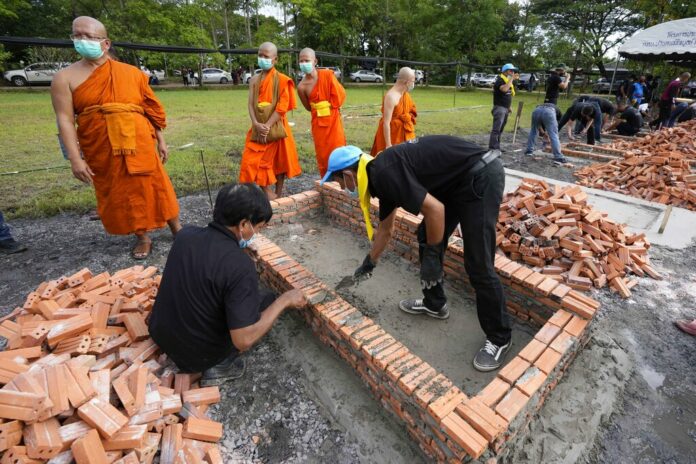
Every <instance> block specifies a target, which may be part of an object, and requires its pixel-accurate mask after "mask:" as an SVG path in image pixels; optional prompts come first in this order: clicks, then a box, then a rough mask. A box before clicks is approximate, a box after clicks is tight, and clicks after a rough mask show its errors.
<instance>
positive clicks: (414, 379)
mask: <svg viewBox="0 0 696 464" xmlns="http://www.w3.org/2000/svg"><path fill="white" fill-rule="evenodd" d="M436 374H437V372H436V371H435V369H433V368H432V367H430V364H428V363H426V362H423V363H422V364H420V365H418V367H416V368H415V369H414V370H413V371H411V372H409V373H408V374H404V375H403V376H402V377H401V378H399V380H398V383H397V384H398V386H399V388H400V389H401V390H402V391H403V392H404V393H406V394H407V395H410V394H411V393H413V392H414V391H415V390H416V388H418V387H419V386H420V385H421V384H423V382H425V381H426V380H429V379H430V378H432V377H434V376H435V375H436Z"/></svg>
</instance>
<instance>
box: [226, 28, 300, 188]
mask: <svg viewBox="0 0 696 464" xmlns="http://www.w3.org/2000/svg"><path fill="white" fill-rule="evenodd" d="M277 61H278V49H277V48H276V46H275V45H273V44H272V43H271V42H264V43H262V44H261V46H260V47H259V52H258V58H257V62H258V65H259V68H261V73H259V74H257V75H256V76H254V77H252V78H251V82H250V83H249V117H250V118H251V129H249V132H248V133H247V136H246V143H245V145H244V152H243V153H242V165H241V166H240V168H239V182H254V183H256V184H257V185H258V186H260V187H261V188H263V189H264V191H265V192H266V195H267V196H268V199H269V200H273V199H275V198H277V197H280V196H282V195H283V182H284V181H285V179H286V178H291V177H295V176H297V175H299V174H300V173H301V172H302V170H301V169H300V163H299V161H298V159H297V149H296V148H295V139H294V138H293V136H292V131H291V130H290V125H289V124H288V119H287V117H286V114H287V112H288V111H290V110H293V109H295V108H296V103H295V91H294V90H295V89H294V86H295V84H294V83H293V82H292V79H290V78H289V77H288V76H286V75H285V74H282V73H280V72H278V71H277V70H276V68H275V64H276V62H277ZM276 84H277V85H276ZM269 112H270V117H268V119H267V120H260V118H262V117H263V113H266V114H268V113H269ZM276 123H279V124H278V126H276V127H275V128H274V126H275V125H276ZM279 127H280V128H281V129H280V130H281V131H282V132H284V133H283V134H282V135H283V136H282V137H278V136H274V132H275V131H276V130H277V129H278V128H279ZM273 185H275V192H274V191H273V190H272V189H271V187H272V186H273Z"/></svg>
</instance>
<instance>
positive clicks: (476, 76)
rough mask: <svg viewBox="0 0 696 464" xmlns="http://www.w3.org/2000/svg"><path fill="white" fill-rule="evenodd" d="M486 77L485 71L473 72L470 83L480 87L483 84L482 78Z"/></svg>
mask: <svg viewBox="0 0 696 464" xmlns="http://www.w3.org/2000/svg"><path fill="white" fill-rule="evenodd" d="M485 78H486V74H485V73H473V74H472V75H471V84H472V85H475V86H476V87H481V86H483V80H484V79H485Z"/></svg>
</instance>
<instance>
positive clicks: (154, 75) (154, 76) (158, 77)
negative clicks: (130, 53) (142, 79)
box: [140, 66, 181, 84]
mask: <svg viewBox="0 0 696 464" xmlns="http://www.w3.org/2000/svg"><path fill="white" fill-rule="evenodd" d="M140 70H141V71H142V72H144V73H145V75H146V76H147V77H148V79H149V82H150V84H159V83H160V82H162V81H163V80H166V79H167V75H166V73H165V72H164V71H163V70H161V69H159V70H158V69H147V68H146V67H145V66H141V67H140ZM179 74H180V75H181V71H179Z"/></svg>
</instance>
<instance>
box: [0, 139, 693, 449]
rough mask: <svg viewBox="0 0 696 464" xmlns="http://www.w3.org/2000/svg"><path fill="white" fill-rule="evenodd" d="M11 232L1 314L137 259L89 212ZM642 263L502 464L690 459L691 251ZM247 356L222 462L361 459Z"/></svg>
mask: <svg viewBox="0 0 696 464" xmlns="http://www.w3.org/2000/svg"><path fill="white" fill-rule="evenodd" d="M504 143H505V140H504ZM504 157H505V154H504ZM549 164H550V163H549ZM531 167H534V166H531ZM554 169H557V168H554ZM527 170H530V171H533V172H537V173H538V174H541V175H547V176H549V177H554V176H553V175H552V173H549V172H541V171H538V170H536V169H530V168H527ZM555 177H559V176H555ZM313 181H314V179H313V178H311V177H310V176H302V177H301V178H299V179H295V180H290V181H289V182H288V190H289V191H290V192H291V193H293V192H296V191H302V190H305V189H307V188H311V187H312V186H313ZM180 205H181V210H182V214H181V215H182V220H183V222H184V223H185V224H196V225H205V224H206V223H207V222H208V221H209V218H210V207H209V205H208V199H207V194H206V193H201V194H196V195H191V196H187V197H183V198H180ZM11 226H12V230H13V232H14V234H15V236H16V237H17V238H18V239H20V240H22V241H24V242H25V243H26V244H27V245H28V246H29V251H27V252H24V253H21V254H18V255H13V256H2V257H0V312H1V313H2V314H5V313H7V312H9V311H10V310H11V309H12V308H14V307H15V306H17V305H21V304H22V303H23V301H24V298H25V297H26V295H27V294H28V293H29V292H30V291H31V290H33V289H34V288H35V287H36V286H37V285H38V284H39V283H41V282H42V281H44V280H47V279H49V278H55V277H57V276H60V275H68V274H71V273H73V272H75V271H77V270H79V269H81V268H83V267H89V268H90V269H91V270H92V271H94V272H102V271H105V270H108V271H114V270H117V269H121V268H124V267H129V266H132V265H133V264H135V262H134V261H133V260H132V259H131V258H130V256H129V250H130V247H131V246H132V244H133V238H132V237H118V236H110V235H108V234H106V233H105V232H104V231H103V228H102V226H101V224H100V223H99V221H90V220H89V218H88V217H87V216H80V215H75V214H62V215H58V216H54V217H51V218H45V219H39V220H33V219H32V220H30V219H19V220H15V221H12V223H11ZM152 237H153V239H154V243H155V245H154V248H153V253H152V255H151V256H150V257H149V258H148V259H147V260H146V261H144V262H143V263H142V264H145V265H155V266H158V267H160V268H162V267H163V266H164V263H165V261H166V255H167V251H168V249H169V247H170V246H171V241H172V239H171V237H170V236H169V233H168V232H167V231H164V230H161V231H157V232H154V233H153V234H152ZM281 246H282V243H281ZM650 256H651V259H652V261H653V264H654V266H655V267H656V268H657V269H658V271H659V272H661V273H662V274H663V276H664V277H665V279H664V280H661V281H654V280H651V279H640V283H639V285H638V286H637V287H635V288H634V289H633V294H632V296H631V298H630V299H627V300H622V299H621V298H619V297H618V296H617V295H615V294H612V293H611V292H609V291H607V290H606V289H605V290H603V291H600V292H595V294H594V296H595V297H596V298H598V299H600V300H601V301H602V309H601V310H600V312H599V313H598V315H597V316H596V317H597V319H596V321H595V323H594V326H593V329H592V333H593V337H592V339H591V341H590V342H589V343H588V344H587V346H586V347H585V348H584V349H583V350H582V351H581V353H580V354H579V355H578V356H577V358H576V359H575V361H574V362H573V364H572V365H571V367H570V368H569V370H568V372H567V374H566V375H565V377H564V378H563V380H562V381H561V382H560V383H559V385H558V386H557V387H556V389H555V390H554V391H553V392H552V393H551V395H550V396H549V398H548V399H547V400H546V402H545V403H544V406H543V408H542V410H541V412H540V415H539V417H538V418H536V419H535V420H534V421H533V422H532V424H531V426H530V430H529V432H525V433H524V434H523V435H521V436H523V437H524V438H523V439H518V440H517V441H516V442H515V444H514V446H512V447H511V450H510V451H509V452H508V453H507V454H506V455H505V456H504V457H503V458H502V459H501V460H500V462H529V463H532V462H534V463H536V462H549V463H551V462H554V463H555V462H568V463H572V462H592V463H595V462H602V463H603V462H612V463H663V462H665V463H691V462H696V453H694V451H696V370H695V369H694V368H693V366H694V365H695V364H696V363H695V361H696V358H695V356H694V347H695V345H694V341H695V340H694V338H692V337H690V336H688V335H685V334H683V333H681V332H680V331H678V329H676V328H675V327H674V325H673V323H672V322H673V321H674V320H675V319H680V318H687V319H691V318H696V304H695V302H696V276H695V274H694V269H696V244H695V245H693V246H691V247H689V248H687V249H683V250H672V249H669V248H665V247H659V246H654V247H652V248H651V250H650ZM283 317H286V316H283ZM246 356H247V362H248V370H247V373H246V374H245V376H244V377H243V378H242V379H241V380H239V381H236V382H235V383H233V384H229V385H225V386H224V387H223V388H222V401H221V402H220V403H219V405H217V406H215V407H214V408H212V413H213V417H214V418H215V419H217V420H221V421H223V422H224V423H225V435H224V437H223V439H222V440H221V445H222V448H223V452H224V456H225V462H240V463H241V462H244V463H246V462H332V463H333V462H339V463H343V462H345V463H348V462H361V459H360V458H359V456H361V455H362V456H364V455H365V450H364V449H363V450H362V452H359V451H361V450H360V449H359V448H360V447H361V446H364V444H362V443H358V442H356V441H355V440H354V438H353V435H352V434H351V431H350V430H346V429H345V428H343V427H341V426H340V425H338V424H337V423H336V421H334V420H333V419H332V416H331V414H329V413H327V412H326V411H325V410H324V409H323V407H322V405H321V404H320V403H319V402H318V401H317V400H316V398H315V397H314V396H313V395H312V393H311V389H310V388H309V387H308V385H307V384H306V382H305V380H306V379H305V373H304V372H303V371H302V368H301V367H300V366H299V364H298V363H296V362H294V361H292V360H290V358H289V357H288V356H287V355H286V354H284V353H283V350H282V349H281V348H280V344H279V343H278V342H277V340H276V339H275V336H274V332H273V331H271V333H269V335H268V336H266V337H265V338H264V339H263V341H262V342H261V343H260V344H259V345H258V346H257V347H255V348H254V349H252V350H251V351H250V352H249V353H248V354H247V355H246ZM379 407H380V406H379V405H378V403H375V408H379ZM373 445H374V444H373ZM376 446H378V444H377V445H376ZM362 462H376V461H374V460H365V459H362Z"/></svg>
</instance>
